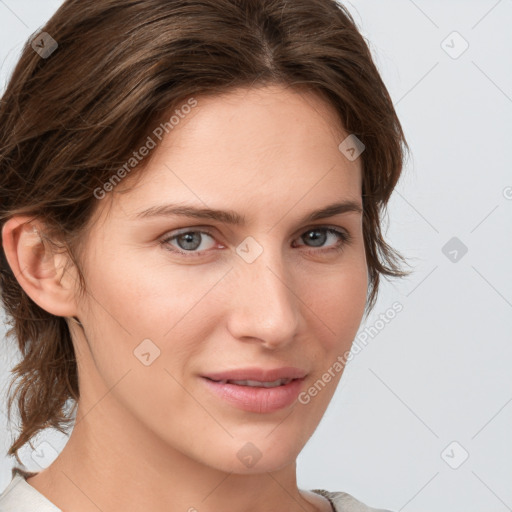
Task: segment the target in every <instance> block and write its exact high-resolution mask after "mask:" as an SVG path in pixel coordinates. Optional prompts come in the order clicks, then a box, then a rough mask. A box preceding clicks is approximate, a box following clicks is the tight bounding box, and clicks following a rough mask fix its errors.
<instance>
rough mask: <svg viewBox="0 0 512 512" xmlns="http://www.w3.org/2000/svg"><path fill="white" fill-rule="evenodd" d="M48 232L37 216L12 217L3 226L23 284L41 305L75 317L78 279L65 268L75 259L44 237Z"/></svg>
mask: <svg viewBox="0 0 512 512" xmlns="http://www.w3.org/2000/svg"><path fill="white" fill-rule="evenodd" d="M44 231H45V226H44V224H43V223H41V222H39V221H37V220H34V217H25V216H21V215H17V216H14V217H11V218H10V219H9V220H7V221H6V222H5V224H4V226H3V228H2V244H3V248H4V252H5V256H6V258H7V261H8V263H9V266H10V267H11V269H12V271H13V273H14V275H15V277H16V279H17V280H18V282H19V284H20V286H21V287H22V288H23V290H25V292H26V294H27V295H28V296H29V297H30V298H31V299H32V300H33V301H34V302H35V303H36V304H37V305H38V306H39V307H41V308H42V309H44V310H45V311H48V313H51V314H53V315H55V316H75V315H77V313H78V312H77V308H76V300H75V292H76V286H77V278H76V277H75V273H74V272H73V274H71V273H70V269H65V267H66V265H67V264H68V263H71V260H70V259H69V256H68V255H67V253H64V252H56V251H55V248H54V247H53V245H52V244H50V243H49V242H47V241H46V240H43V237H44ZM71 267H72V269H71V270H75V267H74V266H73V265H71Z"/></svg>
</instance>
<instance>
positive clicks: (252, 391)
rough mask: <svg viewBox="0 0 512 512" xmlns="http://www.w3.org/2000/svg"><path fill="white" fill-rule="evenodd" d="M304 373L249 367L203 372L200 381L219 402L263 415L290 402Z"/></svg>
mask: <svg viewBox="0 0 512 512" xmlns="http://www.w3.org/2000/svg"><path fill="white" fill-rule="evenodd" d="M306 375H307V374H306V372H305V371H303V370H300V369H298V368H292V367H287V368H278V369H273V370H264V369H259V368H249V369H239V370H231V371H228V372H222V373H216V374H210V375H204V376H202V381H203V383H204V384H205V385H206V388H207V389H208V390H209V391H210V392H211V393H212V394H213V395H214V396H215V397H217V398H218V399H220V400H221V401H222V402H223V403H225V404H226V403H227V404H228V405H230V406H234V407H236V408H238V409H241V410H243V411H246V412H255V413H259V414H264V413H272V412H276V411H278V410H281V409H285V408H287V407H290V406H291V405H293V404H294V403H295V401H296V400H297V397H298V395H299V392H300V389H301V387H302V383H303V381H304V379H305V377H306Z"/></svg>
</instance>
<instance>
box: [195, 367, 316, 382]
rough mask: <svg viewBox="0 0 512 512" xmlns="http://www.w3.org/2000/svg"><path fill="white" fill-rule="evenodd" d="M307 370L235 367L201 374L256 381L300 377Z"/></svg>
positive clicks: (207, 376)
mask: <svg viewBox="0 0 512 512" xmlns="http://www.w3.org/2000/svg"><path fill="white" fill-rule="evenodd" d="M306 374H307V372H305V371H304V370H301V369H300V368H295V367H293V366H286V367H282V368H273V369H265V368H237V369H233V370H225V371H221V372H215V373H208V374H206V375H203V377H206V378H208V379H211V380H255V381H258V382H274V381H276V380H278V379H302V378H304V377H305V376H306Z"/></svg>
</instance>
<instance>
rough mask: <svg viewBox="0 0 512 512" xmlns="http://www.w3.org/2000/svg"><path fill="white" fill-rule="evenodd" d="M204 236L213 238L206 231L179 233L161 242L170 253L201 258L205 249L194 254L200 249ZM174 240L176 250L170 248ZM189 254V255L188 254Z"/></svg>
mask: <svg viewBox="0 0 512 512" xmlns="http://www.w3.org/2000/svg"><path fill="white" fill-rule="evenodd" d="M204 235H206V236H208V237H210V238H212V239H213V236H212V235H211V234H210V233H208V232H207V231H192V230H189V231H183V232H181V233H178V234H175V235H172V236H169V237H167V238H164V239H163V240H162V244H164V246H165V247H166V248H167V249H168V250H169V251H172V252H177V253H180V254H185V255H186V256H189V255H190V256H201V255H202V252H203V251H205V250H206V248H204V247H203V248H202V249H201V250H200V251H199V252H196V251H197V249H199V247H201V244H202V242H203V240H204ZM174 240H176V243H177V244H178V248H177V249H173V248H172V247H174V246H172V245H171V246H170V247H169V245H170V244H171V242H172V241H174ZM189 253H191V254H189Z"/></svg>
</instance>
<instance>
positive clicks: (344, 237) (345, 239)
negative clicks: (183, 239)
mask: <svg viewBox="0 0 512 512" xmlns="http://www.w3.org/2000/svg"><path fill="white" fill-rule="evenodd" d="M311 231H324V232H325V233H328V234H333V235H337V236H338V237H339V238H340V240H341V241H340V242H339V243H338V244H336V245H335V246H332V247H329V248H327V249H323V250H322V248H318V249H315V248H314V247H313V248H310V249H309V250H307V252H308V253H309V252H331V251H336V252H341V251H343V250H344V248H345V246H346V245H348V244H350V243H351V242H352V236H351V235H349V233H348V232H346V231H342V230H340V229H336V228H333V227H330V226H315V227H313V228H309V229H307V230H306V231H304V233H303V234H302V235H301V236H300V237H299V238H301V237H302V236H303V235H304V234H306V233H309V232H311ZM188 233H201V234H205V235H208V236H210V237H211V238H215V237H214V236H213V234H212V233H210V232H209V231H206V230H194V229H190V230H188V231H182V232H181V233H178V234H176V235H172V236H168V237H165V238H164V239H162V240H161V241H160V243H161V244H162V245H163V246H164V248H165V249H166V250H168V251H170V252H172V253H175V254H179V255H183V256H185V257H186V258H190V257H192V258H193V257H201V256H204V253H205V252H207V251H208V250H209V249H208V250H205V251H183V250H180V249H176V248H175V247H174V246H170V245H169V244H170V242H171V241H172V240H174V239H176V238H178V237H179V236H182V235H186V234H188ZM170 247H173V248H172V249H171V248H170ZM306 247H307V246H306Z"/></svg>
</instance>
